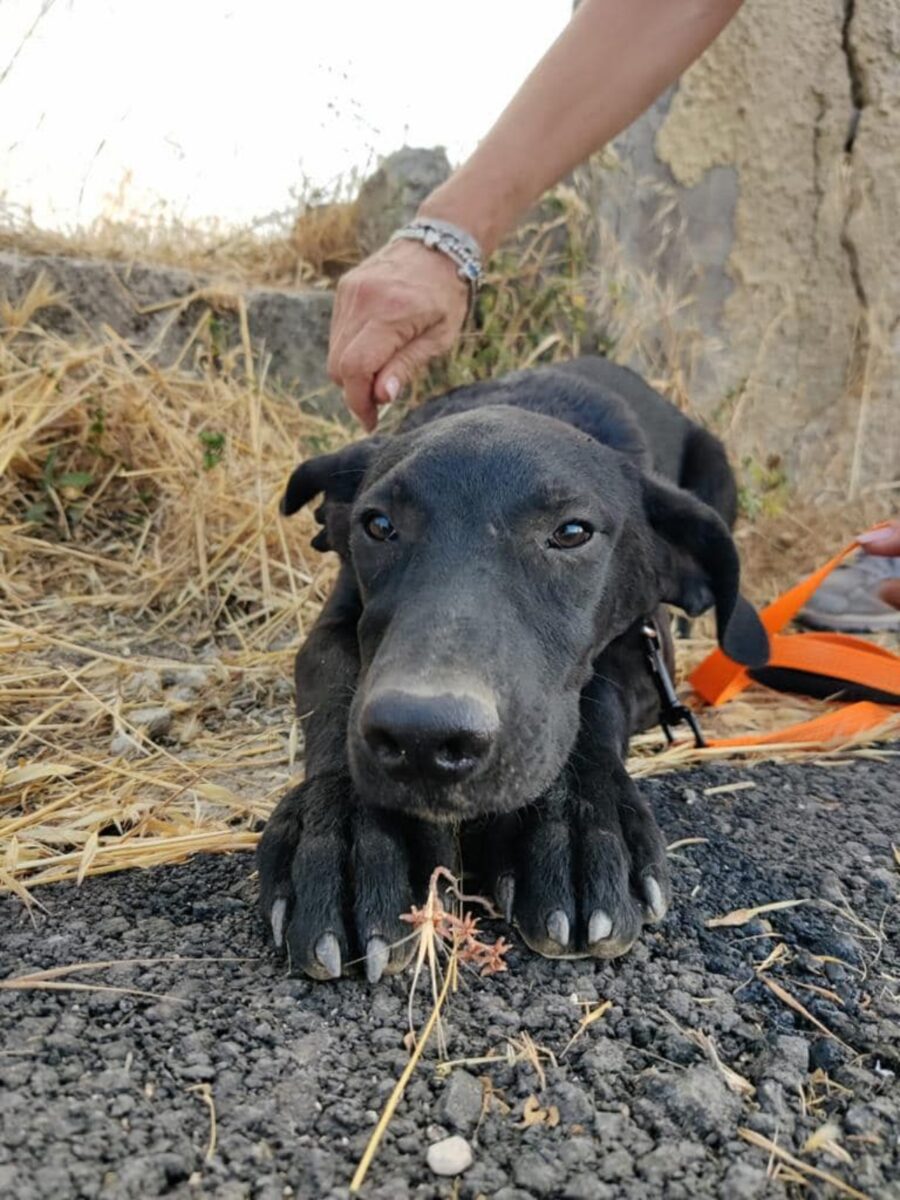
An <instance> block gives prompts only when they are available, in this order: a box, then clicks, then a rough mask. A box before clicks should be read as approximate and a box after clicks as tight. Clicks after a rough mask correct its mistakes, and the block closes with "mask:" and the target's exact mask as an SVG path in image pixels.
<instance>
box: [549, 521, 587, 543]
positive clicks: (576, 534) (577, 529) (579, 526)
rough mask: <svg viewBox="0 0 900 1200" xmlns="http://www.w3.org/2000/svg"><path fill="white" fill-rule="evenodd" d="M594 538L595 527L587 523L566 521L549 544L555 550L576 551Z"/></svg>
mask: <svg viewBox="0 0 900 1200" xmlns="http://www.w3.org/2000/svg"><path fill="white" fill-rule="evenodd" d="M593 536H594V529H593V526H591V525H589V524H588V523H587V521H566V522H564V523H563V524H562V525H560V527H559V529H557V530H556V531H555V532H554V534H553V536H552V537H551V538H550V543H549V544H550V546H552V547H553V549H554V550H574V549H575V547H576V546H583V545H584V543H585V542H589V541H590V540H591V538H592V537H593Z"/></svg>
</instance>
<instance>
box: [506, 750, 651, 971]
mask: <svg viewBox="0 0 900 1200" xmlns="http://www.w3.org/2000/svg"><path fill="white" fill-rule="evenodd" d="M497 833H498V834H499V837H498V843H499V847H497V848H499V855H498V856H497V858H496V859H495V863H496V866H495V870H494V895H495V898H496V900H497V903H498V905H499V906H500V908H501V909H502V910H503V911H504V913H505V914H506V916H507V918H508V919H513V920H514V921H515V923H516V924H517V925H518V927H519V930H520V932H521V934H522V937H523V938H524V939H525V941H526V942H527V943H528V945H529V946H530V947H531V948H532V949H533V950H536V951H537V952H538V953H539V954H543V955H546V956H547V957H549V958H581V957H586V956H588V955H593V956H594V957H597V958H615V957H617V956H618V955H620V954H625V953H626V952H627V951H628V950H629V949H630V948H631V946H632V945H633V944H634V942H635V941H636V939H637V938H638V936H639V935H640V932H641V928H642V926H644V925H645V924H650V923H654V922H657V921H661V920H662V918H663V917H664V916H665V914H666V910H667V908H668V905H669V876H668V869H667V867H666V851H665V844H664V842H663V839H662V835H661V833H660V831H659V827H658V826H657V824H656V820H655V819H654V817H653V814H652V813H651V811H650V809H649V807H648V805H647V804H646V802H645V801H644V800H643V799H642V798H641V796H640V795H639V794H638V792H637V789H636V788H635V786H634V784H633V783H632V782H631V780H630V779H628V777H627V775H625V772H624V770H621V771H616V772H615V773H614V774H613V775H612V776H611V777H610V778H609V779H606V778H601V779H598V778H597V777H596V776H594V777H593V778H592V780H591V781H590V782H589V783H587V782H580V783H578V784H575V785H573V784H571V783H569V782H564V781H561V782H560V783H558V784H557V785H555V786H554V788H553V789H551V791H550V792H548V793H547V794H546V795H545V796H544V797H542V799H541V800H540V801H539V802H538V803H536V804H534V805H532V806H531V807H530V808H529V809H527V810H526V811H525V812H524V813H520V814H514V815H513V816H512V817H510V818H504V819H503V829H502V830H497Z"/></svg>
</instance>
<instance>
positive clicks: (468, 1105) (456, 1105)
mask: <svg viewBox="0 0 900 1200" xmlns="http://www.w3.org/2000/svg"><path fill="white" fill-rule="evenodd" d="M482 1104H483V1093H482V1090H481V1084H480V1083H479V1082H478V1080H477V1079H476V1078H475V1076H474V1075H471V1074H470V1073H469V1072H468V1071H461V1070H456V1071H454V1072H453V1074H452V1075H451V1076H450V1078H449V1080H448V1081H447V1086H446V1087H445V1088H444V1092H443V1095H442V1096H441V1101H440V1105H439V1109H438V1111H439V1115H440V1119H441V1120H442V1121H444V1122H446V1124H447V1125H450V1126H451V1127H452V1128H453V1129H459V1130H461V1131H462V1132H468V1131H469V1130H471V1129H474V1127H475V1126H476V1125H477V1124H478V1119H479V1117H480V1116H481V1109H482Z"/></svg>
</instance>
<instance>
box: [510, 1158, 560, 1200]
mask: <svg viewBox="0 0 900 1200" xmlns="http://www.w3.org/2000/svg"><path fill="white" fill-rule="evenodd" d="M559 1175H560V1173H559V1170H554V1168H553V1165H552V1163H549V1162H547V1160H546V1159H545V1158H542V1157H541V1155H540V1154H538V1153H537V1152H536V1151H534V1150H525V1151H524V1152H523V1153H522V1154H519V1155H517V1156H516V1161H515V1164H514V1165H513V1179H514V1180H515V1182H516V1183H517V1184H518V1186H519V1187H521V1188H527V1189H528V1191H529V1192H536V1193H537V1195H539V1196H548V1195H550V1194H551V1193H552V1192H554V1191H558V1190H559V1182H560V1179H559Z"/></svg>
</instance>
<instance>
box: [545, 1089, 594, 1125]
mask: <svg viewBox="0 0 900 1200" xmlns="http://www.w3.org/2000/svg"><path fill="white" fill-rule="evenodd" d="M551 1099H552V1100H553V1102H554V1103H555V1104H556V1107H557V1108H558V1109H559V1115H560V1118H561V1119H562V1122H563V1124H564V1125H587V1124H588V1123H589V1122H590V1121H591V1120H593V1117H594V1103H593V1101H592V1100H591V1098H590V1096H589V1095H588V1093H587V1092H586V1091H585V1090H584V1088H582V1087H579V1086H578V1084H577V1083H558V1084H556V1086H555V1087H554V1088H553V1091H552V1096H551Z"/></svg>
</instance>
